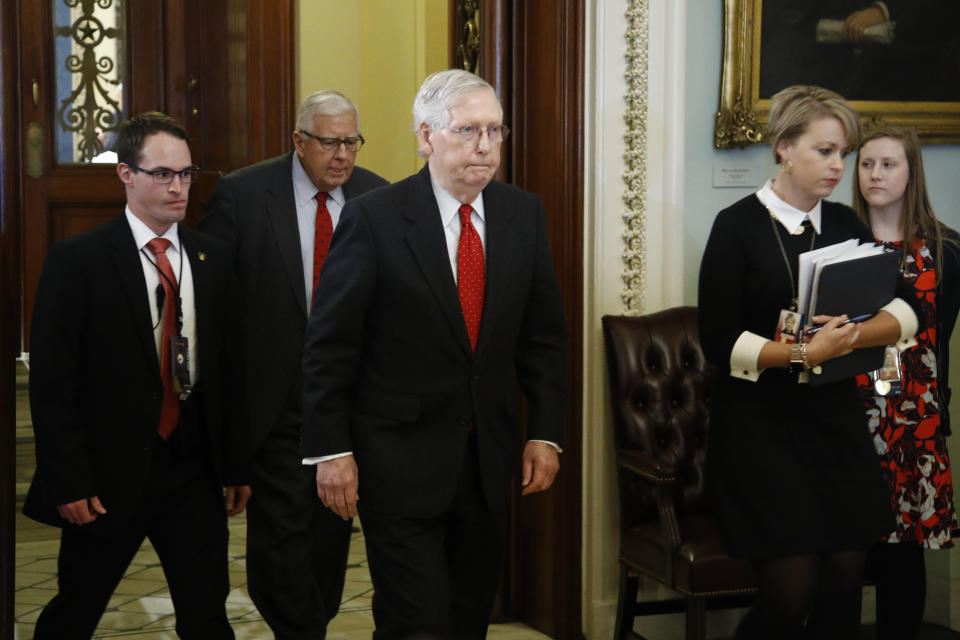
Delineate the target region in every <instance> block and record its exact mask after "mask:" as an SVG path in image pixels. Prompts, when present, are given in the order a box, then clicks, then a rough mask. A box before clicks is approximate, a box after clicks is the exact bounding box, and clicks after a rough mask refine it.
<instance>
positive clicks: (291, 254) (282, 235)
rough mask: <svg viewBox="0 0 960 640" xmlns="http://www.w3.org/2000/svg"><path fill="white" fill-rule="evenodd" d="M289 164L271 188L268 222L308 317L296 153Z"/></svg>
mask: <svg viewBox="0 0 960 640" xmlns="http://www.w3.org/2000/svg"><path fill="white" fill-rule="evenodd" d="M293 153H294V152H291V155H290V156H289V162H281V163H280V164H279V165H278V166H279V167H281V170H280V171H278V172H277V179H276V180H275V181H274V183H273V185H271V187H270V190H271V194H272V196H273V197H272V198H271V199H269V200H267V219H268V220H269V221H270V227H271V228H272V229H273V235H274V237H275V238H276V240H277V246H278V248H279V250H280V259H281V260H282V261H283V266H284V270H285V271H286V273H287V279H288V280H289V282H290V285H291V286H292V287H293V290H294V293H295V294H296V295H295V296H294V297H295V298H296V299H297V304H298V305H299V307H300V311H301V312H302V313H303V315H304V317H306V315H307V302H306V297H305V292H304V288H303V283H304V279H303V261H302V260H301V259H300V229H299V228H298V227H297V203H296V201H295V200H294V197H293V179H292V177H291V176H292V171H293V165H292V163H293V155H292V154H293Z"/></svg>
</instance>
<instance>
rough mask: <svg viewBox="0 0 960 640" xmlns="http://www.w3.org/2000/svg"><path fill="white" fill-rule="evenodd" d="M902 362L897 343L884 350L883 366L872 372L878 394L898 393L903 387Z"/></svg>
mask: <svg viewBox="0 0 960 640" xmlns="http://www.w3.org/2000/svg"><path fill="white" fill-rule="evenodd" d="M902 370H903V367H902V363H901V361H900V351H899V350H898V349H897V347H896V346H895V345H890V346H887V347H886V349H884V351H883V366H882V367H880V368H879V369H877V370H876V371H871V372H870V379H871V380H872V381H873V387H874V389H875V390H876V392H877V395H881V396H887V395H897V394H899V393H900V391H901V390H902V389H903V374H902Z"/></svg>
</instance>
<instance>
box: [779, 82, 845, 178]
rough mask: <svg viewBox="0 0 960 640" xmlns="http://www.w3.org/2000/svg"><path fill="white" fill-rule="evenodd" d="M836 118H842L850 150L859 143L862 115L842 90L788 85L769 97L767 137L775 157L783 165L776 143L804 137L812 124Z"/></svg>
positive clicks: (841, 121)
mask: <svg viewBox="0 0 960 640" xmlns="http://www.w3.org/2000/svg"><path fill="white" fill-rule="evenodd" d="M828 117H833V118H836V119H837V120H839V121H840V124H841V125H843V130H844V132H845V134H846V137H847V150H848V151H853V150H854V149H856V148H857V144H858V143H859V142H860V118H859V117H858V116H857V112H856V111H854V110H853V107H851V106H850V103H849V102H847V101H846V100H845V99H844V98H843V96H841V95H840V94H839V93H835V92H833V91H830V90H829V89H823V88H821V87H814V86H809V85H802V84H798V85H794V86H792V87H787V88H786V89H784V90H783V91H780V92H779V93H777V94H776V95H775V96H773V98H771V99H770V120H769V122H768V123H767V139H768V140H769V141H770V144H772V145H773V158H774V161H775V162H776V163H777V164H780V156H779V155H778V154H777V143H779V142H780V141H781V140H782V141H784V142H790V141H792V140H795V139H797V138H799V137H800V136H802V135H803V134H804V132H806V130H807V128H808V127H809V126H810V123H811V122H813V121H814V120H819V119H820V118H828Z"/></svg>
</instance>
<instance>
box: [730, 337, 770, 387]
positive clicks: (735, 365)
mask: <svg viewBox="0 0 960 640" xmlns="http://www.w3.org/2000/svg"><path fill="white" fill-rule="evenodd" d="M767 342H769V340H767V339H766V338H764V337H763V336H758V335H757V334H755V333H750V332H749V331H744V332H743V333H741V334H740V337H739V338H737V341H736V342H735V343H734V344H733V349H732V350H731V351H730V375H731V376H733V377H734V378H740V379H741V380H749V381H750V382H756V381H757V380H758V379H759V378H760V374H761V373H762V372H763V371H762V370H761V369H757V360H758V359H759V358H760V351H761V350H762V349H763V345H765V344H767Z"/></svg>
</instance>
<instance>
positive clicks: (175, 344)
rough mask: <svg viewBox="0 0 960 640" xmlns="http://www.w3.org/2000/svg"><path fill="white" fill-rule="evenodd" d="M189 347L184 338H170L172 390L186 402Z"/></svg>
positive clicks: (188, 392)
mask: <svg viewBox="0 0 960 640" xmlns="http://www.w3.org/2000/svg"><path fill="white" fill-rule="evenodd" d="M189 354H190V345H189V342H188V341H187V338H186V337H185V336H171V337H170V355H171V356H172V357H171V358H170V362H171V363H173V367H172V369H173V389H174V391H176V392H177V393H179V394H180V399H181V400H186V399H187V397H188V396H189V395H190V392H191V391H192V389H191V387H190V355H189Z"/></svg>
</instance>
